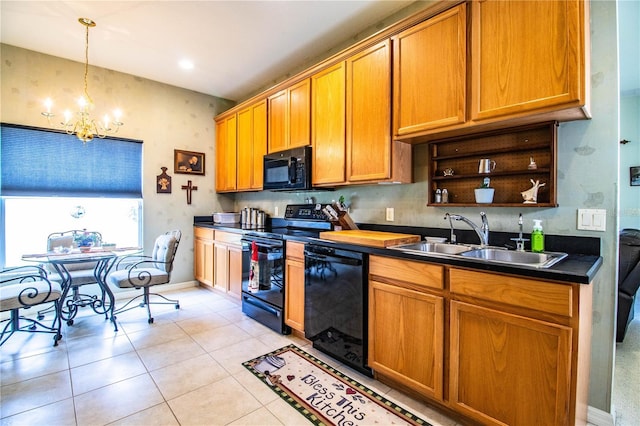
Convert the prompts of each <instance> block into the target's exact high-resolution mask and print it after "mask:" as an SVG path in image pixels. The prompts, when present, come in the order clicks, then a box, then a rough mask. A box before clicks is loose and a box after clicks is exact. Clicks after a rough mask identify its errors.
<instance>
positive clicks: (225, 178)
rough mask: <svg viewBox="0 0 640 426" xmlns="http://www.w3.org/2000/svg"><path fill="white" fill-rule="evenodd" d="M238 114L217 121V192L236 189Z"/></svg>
mask: <svg viewBox="0 0 640 426" xmlns="http://www.w3.org/2000/svg"><path fill="white" fill-rule="evenodd" d="M236 126H237V115H236V114H233V115H231V116H229V117H227V118H224V119H222V120H219V121H216V192H232V191H235V190H236V170H237V169H236V158H237V153H236V147H237V145H236V143H237V127H236Z"/></svg>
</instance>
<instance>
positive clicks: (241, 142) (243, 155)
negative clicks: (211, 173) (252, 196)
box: [236, 107, 253, 191]
mask: <svg viewBox="0 0 640 426" xmlns="http://www.w3.org/2000/svg"><path fill="white" fill-rule="evenodd" d="M237 167H238V171H237V176H238V177H237V185H236V187H237V189H238V190H239V191H242V190H247V189H251V181H252V174H253V107H248V108H245V109H243V110H242V111H238V159H237Z"/></svg>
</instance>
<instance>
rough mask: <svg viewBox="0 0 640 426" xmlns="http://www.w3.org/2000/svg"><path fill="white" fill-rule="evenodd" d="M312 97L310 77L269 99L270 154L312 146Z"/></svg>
mask: <svg viewBox="0 0 640 426" xmlns="http://www.w3.org/2000/svg"><path fill="white" fill-rule="evenodd" d="M310 96H311V82H310V80H309V79H308V78H307V79H304V80H302V81H300V82H298V83H296V84H294V85H292V86H290V87H287V88H286V89H283V90H281V91H279V92H277V93H275V94H273V95H271V96H269V99H268V102H269V142H268V147H269V148H268V151H269V152H277V151H282V150H283V149H288V148H295V147H299V146H306V145H309V143H310V141H311V139H310V120H311V112H310V111H311V98H310Z"/></svg>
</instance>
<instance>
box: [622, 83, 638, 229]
mask: <svg viewBox="0 0 640 426" xmlns="http://www.w3.org/2000/svg"><path fill="white" fill-rule="evenodd" d="M622 139H626V140H628V141H630V142H629V143H627V144H624V145H622V144H621V145H620V224H619V228H620V229H625V228H634V229H640V186H631V185H629V168H630V167H640V95H636V96H624V97H622V98H620V140H622Z"/></svg>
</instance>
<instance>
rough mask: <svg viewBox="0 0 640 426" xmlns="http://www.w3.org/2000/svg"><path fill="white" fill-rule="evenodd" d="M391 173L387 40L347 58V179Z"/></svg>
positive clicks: (379, 178)
mask: <svg viewBox="0 0 640 426" xmlns="http://www.w3.org/2000/svg"><path fill="white" fill-rule="evenodd" d="M390 176H391V43H390V41H388V40H387V41H384V42H382V43H379V44H377V45H375V46H373V47H371V48H369V49H367V50H365V51H364V52H361V53H359V54H357V55H354V56H352V57H350V58H349V59H347V180H349V181H350V182H358V181H368V180H381V179H388V178H389V177H390Z"/></svg>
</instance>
